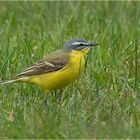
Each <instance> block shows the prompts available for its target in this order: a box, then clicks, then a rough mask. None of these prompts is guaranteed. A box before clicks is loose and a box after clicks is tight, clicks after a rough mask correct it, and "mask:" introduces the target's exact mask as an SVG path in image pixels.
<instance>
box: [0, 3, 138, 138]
mask: <svg viewBox="0 0 140 140" xmlns="http://www.w3.org/2000/svg"><path fill="white" fill-rule="evenodd" d="M139 16H140V2H132V1H125V2H94V1H90V2H80V1H78V2H75V1H69V2H64V1H60V2H51V1H48V2H27V1H24V2H10V1H9V2H0V57H1V59H0V78H1V79H2V80H5V79H9V78H11V77H13V76H14V75H16V74H17V73H19V72H21V71H22V70H24V69H25V68H27V67H28V66H30V65H31V64H33V63H34V62H36V61H37V60H40V59H42V58H43V56H44V55H45V54H46V53H47V52H51V51H54V50H57V49H60V48H62V47H63V43H64V42H65V41H67V40H69V39H71V38H77V37H78V38H79V37H80V38H85V39H86V40H88V41H95V42H97V43H99V44H100V46H99V47H96V48H93V49H92V51H91V52H90V53H89V56H88V57H87V58H88V62H87V64H86V69H85V70H84V72H83V73H82V75H81V77H80V78H79V79H78V80H77V81H76V82H75V83H73V84H72V85H70V86H68V87H66V88H65V91H64V98H63V101H62V103H61V104H60V103H58V102H57V101H56V100H55V97H54V93H50V94H49V95H48V104H47V105H45V104H43V101H44V96H45V92H44V91H43V90H41V89H40V88H39V87H37V86H35V85H28V84H22V83H19V84H18V83H16V84H10V85H4V86H0V138H51V139H52V138H67V139H68V138H69V139H70V138H85V139H88V138H140V133H139V132H140V47H139V38H140V18H139ZM56 92H57V94H59V92H58V91H56Z"/></svg>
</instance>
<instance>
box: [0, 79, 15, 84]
mask: <svg viewBox="0 0 140 140" xmlns="http://www.w3.org/2000/svg"><path fill="white" fill-rule="evenodd" d="M16 81H17V79H14V80H6V81H0V85H4V84H9V83H13V82H16Z"/></svg>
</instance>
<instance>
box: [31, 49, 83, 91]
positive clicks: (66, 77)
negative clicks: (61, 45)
mask: <svg viewBox="0 0 140 140" xmlns="http://www.w3.org/2000/svg"><path fill="white" fill-rule="evenodd" d="M69 55H70V60H69V63H68V64H67V65H66V66H65V67H64V68H63V69H61V70H58V71H55V72H50V73H46V74H42V75H36V76H32V77H31V78H30V82H31V83H35V84H37V85H39V86H40V87H42V88H43V89H45V90H53V89H61V88H63V87H65V86H66V85H68V84H70V83H72V82H73V81H75V80H76V79H77V78H78V77H79V74H80V73H81V71H82V70H83V69H84V67H85V60H84V54H83V53H82V52H80V51H72V52H71V53H70V54H69Z"/></svg>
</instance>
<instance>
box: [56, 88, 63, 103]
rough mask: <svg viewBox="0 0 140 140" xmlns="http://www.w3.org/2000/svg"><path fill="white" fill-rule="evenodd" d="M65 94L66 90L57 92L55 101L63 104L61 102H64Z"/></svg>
mask: <svg viewBox="0 0 140 140" xmlns="http://www.w3.org/2000/svg"><path fill="white" fill-rule="evenodd" d="M63 92H64V89H59V91H58V92H55V99H56V101H57V102H59V103H61V101H62V100H63Z"/></svg>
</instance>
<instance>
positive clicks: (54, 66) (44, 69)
mask: <svg viewBox="0 0 140 140" xmlns="http://www.w3.org/2000/svg"><path fill="white" fill-rule="evenodd" d="M68 60H69V56H68V54H67V53H65V52H64V51H56V52H53V53H49V54H47V56H46V58H45V59H44V60H42V61H38V62H37V63H35V64H34V65H32V66H31V67H29V68H27V69H25V70H24V71H23V72H22V73H19V74H18V75H17V76H16V77H15V78H20V77H23V76H33V75H40V74H45V73H49V72H54V71H58V70H60V69H62V68H64V66H66V64H67V63H68Z"/></svg>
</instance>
